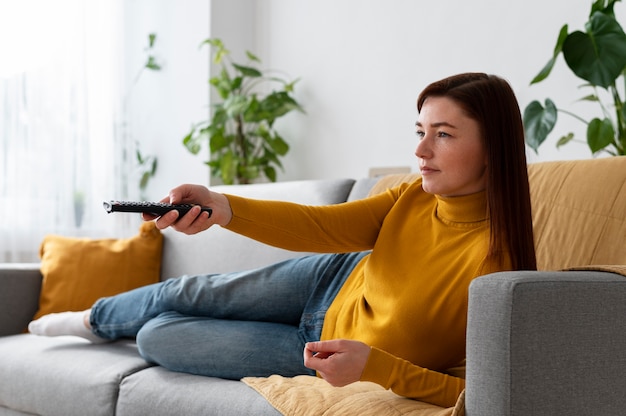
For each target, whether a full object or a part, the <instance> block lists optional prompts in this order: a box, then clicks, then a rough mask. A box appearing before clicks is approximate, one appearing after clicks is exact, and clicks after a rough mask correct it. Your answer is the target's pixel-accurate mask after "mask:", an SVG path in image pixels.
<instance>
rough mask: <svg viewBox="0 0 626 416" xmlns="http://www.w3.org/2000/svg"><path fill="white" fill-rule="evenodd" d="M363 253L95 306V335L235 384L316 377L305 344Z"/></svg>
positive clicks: (205, 278)
mask: <svg viewBox="0 0 626 416" xmlns="http://www.w3.org/2000/svg"><path fill="white" fill-rule="evenodd" d="M367 254H368V253H367V252H362V253H348V254H324V255H314V256H307V257H302V258H296V259H291V260H287V261H284V262H281V263H277V264H274V265H272V266H268V267H263V268H260V269H256V270H251V271H246V272H237V273H227V274H212V275H200V276H183V277H181V278H177V279H170V280H167V281H164V282H161V283H157V284H154V285H150V286H145V287H142V288H139V289H136V290H132V291H130V292H126V293H123V294H120V295H117V296H113V297H110V298H103V299H100V300H98V301H97V302H96V303H95V304H94V306H93V308H92V310H91V326H92V328H93V332H94V333H95V334H96V335H98V336H100V337H102V338H106V339H117V338H123V337H136V338H137V345H138V348H139V353H140V354H141V356H142V357H143V358H144V359H146V360H147V361H149V362H153V363H156V364H159V365H161V366H163V367H165V368H168V369H170V370H173V371H180V372H185V373H191V374H200V375H205V376H213V377H221V378H228V379H240V378H242V377H246V376H257V377H265V376H269V375H271V374H280V375H283V376H286V377H289V376H294V375H298V374H314V372H313V371H312V370H310V369H307V368H306V367H304V365H303V356H302V352H303V349H304V344H305V343H306V342H309V341H316V340H319V339H320V335H321V331H322V325H323V323H324V317H325V315H326V311H327V310H328V307H329V306H330V304H331V303H332V301H333V299H334V298H335V296H336V295H337V293H338V292H339V289H340V288H341V286H342V285H343V283H344V282H345V280H346V278H347V277H348V276H349V275H350V273H351V272H352V270H353V269H354V267H355V266H356V265H357V263H358V262H359V261H361V259H362V258H363V257H364V256H365V255H367Z"/></svg>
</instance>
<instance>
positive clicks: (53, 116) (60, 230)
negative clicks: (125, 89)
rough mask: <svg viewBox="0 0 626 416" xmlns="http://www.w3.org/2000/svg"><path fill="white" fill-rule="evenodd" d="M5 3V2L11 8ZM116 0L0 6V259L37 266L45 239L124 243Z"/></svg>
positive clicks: (124, 163) (125, 191) (22, 1)
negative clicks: (112, 208) (112, 204)
mask: <svg viewBox="0 0 626 416" xmlns="http://www.w3.org/2000/svg"><path fill="white" fill-rule="evenodd" d="M7 3H9V4H7ZM122 18H123V16H122V15H121V3H120V1H113V0H107V1H84V0H55V1H49V0H19V1H17V0H16V1H13V2H2V5H0V54H2V57H1V58H0V139H1V143H0V262H32V261H38V251H39V245H40V243H41V240H42V239H43V237H44V236H45V235H46V234H60V235H67V236H73V237H93V238H105V237H122V236H126V235H125V233H128V231H129V230H133V229H134V230H136V228H135V227H131V225H132V224H133V223H135V222H136V223H138V222H139V218H138V217H136V216H127V215H119V214H106V212H105V211H104V209H103V208H102V202H103V201H104V200H108V199H125V198H132V197H135V196H136V195H132V191H129V189H132V187H131V186H129V185H128V177H129V175H130V172H131V170H132V158H131V157H130V156H129V154H130V153H132V152H131V151H130V149H129V145H128V143H125V136H126V135H125V134H124V132H123V128H124V123H123V120H124V115H123V114H122V113H121V107H122V100H121V97H122V96H123V93H122V92H121V89H122V88H121V85H122V82H121V74H122V71H121V68H122V67H123V66H122V64H121V58H122V55H123V53H122V51H123V50H122V46H123V43H122V36H121V35H122V33H121V32H122V29H121V27H122V25H121V21H122Z"/></svg>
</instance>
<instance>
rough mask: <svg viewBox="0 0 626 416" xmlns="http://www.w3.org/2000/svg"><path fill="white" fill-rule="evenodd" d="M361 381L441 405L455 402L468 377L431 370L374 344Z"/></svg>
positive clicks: (446, 405)
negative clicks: (463, 377) (464, 378)
mask: <svg viewBox="0 0 626 416" xmlns="http://www.w3.org/2000/svg"><path fill="white" fill-rule="evenodd" d="M361 381H371V382H374V383H377V384H380V385H381V386H383V387H384V388H386V389H390V390H391V391H393V392H394V393H396V394H398V395H400V396H404V397H408V398H411V399H415V400H420V401H423V402H427V403H432V404H434V405H437V406H442V407H452V406H454V405H455V403H456V401H457V399H458V397H459V395H460V394H461V392H462V391H463V389H464V388H465V380H463V379H462V378H458V377H453V376H451V375H448V374H443V373H439V372H437V371H433V370H428V369H426V368H423V367H419V366H417V365H415V364H412V363H411V362H409V361H406V360H403V359H401V358H398V357H395V356H393V355H391V354H389V353H387V352H385V351H383V350H380V349H378V348H375V347H372V350H371V353H370V356H369V359H368V362H367V364H366V366H365V369H364V370H363V374H362V375H361Z"/></svg>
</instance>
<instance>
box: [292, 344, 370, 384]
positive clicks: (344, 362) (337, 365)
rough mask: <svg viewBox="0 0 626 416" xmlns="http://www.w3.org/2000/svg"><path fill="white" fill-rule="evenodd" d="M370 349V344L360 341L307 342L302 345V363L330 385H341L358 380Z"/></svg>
mask: <svg viewBox="0 0 626 416" xmlns="http://www.w3.org/2000/svg"><path fill="white" fill-rule="evenodd" d="M370 351H371V348H370V346H369V345H367V344H364V343H362V342H360V341H352V340H346V339H335V340H330V341H318V342H308V343H307V344H306V345H305V346H304V365H305V366H306V367H308V368H310V369H313V370H315V371H317V372H318V373H319V375H320V376H321V377H322V378H323V379H324V380H326V381H327V382H328V383H330V384H331V385H333V386H335V387H342V386H345V385H348V384H350V383H354V382H355V381H359V380H360V378H361V374H362V373H363V369H364V368H365V364H366V363H367V359H368V358H369V355H370Z"/></svg>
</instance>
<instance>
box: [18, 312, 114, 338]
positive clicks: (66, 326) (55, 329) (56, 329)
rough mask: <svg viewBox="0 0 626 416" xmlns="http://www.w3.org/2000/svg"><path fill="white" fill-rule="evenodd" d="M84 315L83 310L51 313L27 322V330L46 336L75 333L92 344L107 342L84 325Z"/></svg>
mask: <svg viewBox="0 0 626 416" xmlns="http://www.w3.org/2000/svg"><path fill="white" fill-rule="evenodd" d="M84 316H85V312H84V311H82V312H61V313H51V314H49V315H44V316H42V317H41V318H39V319H37V320H35V321H32V322H31V323H30V324H28V331H29V332H30V333H31V334H35V335H45V336H48V337H57V336H61V335H75V336H78V337H81V338H84V339H86V340H89V341H91V342H92V343H94V344H100V343H103V342H107V341H108V340H107V339H104V338H101V337H99V336H97V335H95V334H94V333H93V332H91V330H90V329H89V328H87V327H86V326H85V322H84Z"/></svg>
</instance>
